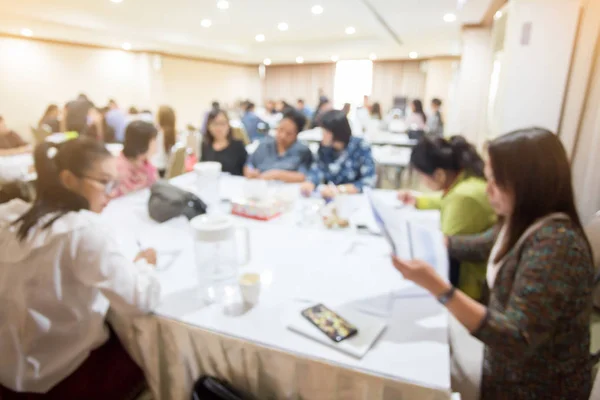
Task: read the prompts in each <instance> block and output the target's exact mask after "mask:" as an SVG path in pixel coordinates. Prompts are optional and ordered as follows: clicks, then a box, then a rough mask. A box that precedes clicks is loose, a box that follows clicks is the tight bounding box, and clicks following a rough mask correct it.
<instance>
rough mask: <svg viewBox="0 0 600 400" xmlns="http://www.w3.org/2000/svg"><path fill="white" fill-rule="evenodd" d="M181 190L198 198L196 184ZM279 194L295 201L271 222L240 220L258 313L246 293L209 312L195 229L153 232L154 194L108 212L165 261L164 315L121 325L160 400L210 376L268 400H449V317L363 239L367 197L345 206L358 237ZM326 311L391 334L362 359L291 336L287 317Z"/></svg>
mask: <svg viewBox="0 0 600 400" xmlns="http://www.w3.org/2000/svg"><path fill="white" fill-rule="evenodd" d="M245 182H246V181H245V180H244V179H243V178H239V177H231V176H227V175H223V176H222V177H221V178H220V191H219V197H220V198H221V199H224V200H223V201H222V202H220V203H219V204H214V205H212V206H211V209H210V212H213V213H228V212H229V209H228V207H230V206H228V201H230V200H232V199H236V198H238V197H240V196H243V195H244V190H245V189H244V187H245V185H246V183H245ZM171 183H173V184H174V185H176V186H179V187H181V188H184V189H186V190H190V191H196V185H195V183H196V179H195V175H194V174H193V173H190V174H186V175H182V176H180V177H177V178H174V179H173V180H171ZM269 190H272V191H274V192H275V191H284V192H286V193H288V198H289V194H296V197H295V199H294V201H293V205H292V206H291V207H290V210H289V211H288V212H285V213H284V214H283V215H281V216H280V217H278V218H276V219H273V220H271V221H269V222H260V221H254V220H249V219H245V218H241V217H233V218H235V222H236V224H238V225H240V226H243V227H246V228H247V229H248V230H249V232H250V243H251V245H250V248H251V252H250V253H251V261H250V262H249V263H248V264H247V265H244V266H241V267H240V270H239V273H240V274H242V273H247V272H252V273H259V274H260V276H261V284H262V288H261V295H260V300H259V302H258V304H257V305H255V306H254V307H252V308H248V307H246V306H243V305H242V304H241V303H240V302H239V293H232V295H231V298H229V299H227V300H224V301H223V302H217V303H214V304H206V303H205V302H203V300H202V299H201V296H200V295H199V289H198V281H197V272H196V264H195V255H194V239H193V234H192V230H191V227H190V224H189V222H188V221H187V220H186V219H185V218H183V217H180V218H175V219H172V220H170V221H167V222H165V223H163V224H158V223H156V222H154V221H152V220H151V219H150V218H149V216H148V212H147V202H148V198H149V191H148V190H144V191H140V192H137V193H134V194H131V195H129V196H126V197H123V198H119V199H116V200H113V201H112V202H111V204H109V206H108V207H107V209H106V210H105V211H104V212H103V214H102V217H103V219H104V220H105V221H106V222H107V223H109V224H111V225H113V226H114V227H118V229H115V231H116V235H117V238H118V240H119V242H120V243H121V244H122V246H123V251H124V252H125V253H126V254H127V255H128V256H130V257H134V255H135V254H136V253H137V252H138V251H139V249H140V245H141V246H142V247H153V248H155V249H156V250H157V254H158V259H159V261H158V265H157V267H156V268H157V275H158V277H159V280H160V282H161V285H162V297H161V303H160V306H159V307H158V308H157V309H156V311H155V313H154V315H150V316H144V317H137V318H134V319H133V320H131V319H128V318H123V317H122V316H118V315H112V316H111V322H112V323H113V325H114V326H115V329H116V331H117V333H118V334H119V337H120V338H121V340H122V341H123V342H124V343H125V345H126V347H127V348H128V350H129V352H130V353H131V354H133V356H134V358H135V359H136V361H138V363H139V364H140V365H141V366H142V367H143V369H144V371H145V373H146V377H147V379H148V382H149V385H150V387H151V390H152V392H153V395H154V396H155V398H157V399H170V400H171V399H172V400H178V399H181V400H183V399H188V398H189V397H190V393H191V390H192V386H193V383H194V381H195V380H196V379H197V378H198V377H199V376H201V375H205V374H206V375H212V376H216V377H218V378H222V379H225V380H227V381H228V382H231V383H232V384H233V385H234V386H236V387H237V388H238V389H240V390H242V391H245V392H247V393H251V394H252V395H254V396H255V398H259V399H301V398H303V399H349V400H352V399H364V400H367V399H368V400H376V399H386V400H387V399H390V400H391V399H404V400H410V399H415V400H417V399H418V400H438V399H439V400H442V399H450V398H451V391H450V354H449V344H448V314H447V311H446V310H445V309H444V308H443V307H442V306H441V305H439V304H438V303H437V302H436V300H435V299H434V298H432V297H431V296H430V295H428V294H427V293H425V292H424V291H423V290H422V289H419V288H417V287H416V286H414V285H413V284H412V283H410V282H409V281H407V280H404V279H403V278H402V276H401V275H400V274H399V273H398V272H397V271H396V270H395V269H394V268H393V267H392V265H391V261H390V256H389V254H390V252H391V250H390V248H389V245H388V244H387V242H386V241H385V240H384V239H383V238H382V237H381V236H378V235H375V234H371V233H369V232H368V231H367V232H366V233H365V232H362V231H361V230H359V229H357V228H356V227H357V226H362V225H365V226H368V227H370V226H372V222H373V221H372V213H371V211H370V209H369V205H368V201H367V199H366V197H365V196H364V195H353V196H347V197H345V198H344V200H343V201H344V203H345V206H344V208H345V212H346V213H347V215H348V216H349V219H350V222H351V227H350V228H348V229H345V230H328V229H326V228H325V227H324V226H323V224H322V223H321V222H320V218H317V220H315V219H314V218H313V217H314V215H312V214H311V212H312V211H313V210H314V207H313V205H314V204H315V202H316V201H317V200H316V199H314V198H308V199H305V198H302V197H301V196H300V195H299V188H298V186H296V185H285V184H281V183H272V184H271V186H270V187H269ZM274 192H273V193H274ZM373 196H374V197H375V198H376V199H378V201H381V202H383V203H385V204H386V205H388V206H389V209H390V210H393V212H394V213H397V215H398V216H399V217H403V218H407V219H410V220H411V221H413V222H415V223H418V224H421V225H422V226H426V227H428V228H433V229H438V228H439V213H438V212H435V211H415V210H414V209H411V208H407V207H400V205H399V204H398V202H397V200H396V199H395V193H394V192H391V191H383V190H376V191H374V192H373ZM340 201H341V200H340ZM340 204H341V203H340ZM309 222H310V223H309ZM403 246H404V245H403ZM401 252H404V250H401ZM443 257H446V255H445V254H444V255H443ZM436 268H437V265H436ZM440 268H447V265H446V266H443V267H440ZM440 272H441V273H446V272H445V271H440ZM317 303H323V304H325V305H327V306H329V307H330V308H332V309H334V310H338V311H339V310H349V309H352V310H354V312H361V313H365V314H368V315H371V316H376V317H377V318H380V319H382V320H384V321H385V322H386V324H387V328H386V329H385V331H384V332H383V334H382V335H381V336H380V337H379V338H378V340H377V341H376V342H375V343H374V345H373V346H372V348H371V349H370V350H369V351H368V352H367V353H366V355H364V357H362V358H357V357H354V356H350V355H347V354H345V353H342V352H340V351H337V350H336V349H333V348H331V347H329V346H325V345H323V344H321V343H319V342H317V341H315V340H313V339H309V338H307V337H305V336H302V335H300V334H298V333H294V332H292V331H291V330H289V329H287V325H286V321H287V320H289V318H292V317H294V316H296V315H297V313H298V312H299V310H301V309H303V308H306V307H309V306H312V305H314V304H317ZM342 315H343V314H342Z"/></svg>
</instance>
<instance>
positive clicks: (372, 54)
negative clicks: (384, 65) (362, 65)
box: [369, 53, 377, 61]
mask: <svg viewBox="0 0 600 400" xmlns="http://www.w3.org/2000/svg"><path fill="white" fill-rule="evenodd" d="M369 60H371V61H375V60H377V54H375V53H371V54H369Z"/></svg>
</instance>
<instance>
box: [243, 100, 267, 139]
mask: <svg viewBox="0 0 600 400" xmlns="http://www.w3.org/2000/svg"><path fill="white" fill-rule="evenodd" d="M254 107H255V105H254V103H252V102H250V101H249V102H247V103H246V111H245V112H244V116H243V117H242V124H244V128H245V129H246V132H247V133H248V137H249V138H250V140H251V141H255V140H259V139H262V138H264V137H265V135H263V134H262V133H259V132H258V125H259V124H265V125H266V122H265V121H263V120H262V119H260V117H259V116H258V115H256V113H255V112H254Z"/></svg>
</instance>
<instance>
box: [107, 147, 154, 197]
mask: <svg viewBox="0 0 600 400" xmlns="http://www.w3.org/2000/svg"><path fill="white" fill-rule="evenodd" d="M117 171H118V173H119V184H118V186H117V189H116V193H115V197H120V196H124V195H126V194H127V193H130V192H134V191H136V190H141V189H145V188H148V187H150V186H152V185H153V184H154V183H155V182H156V180H157V179H158V171H157V169H156V167H155V166H153V165H152V164H151V163H150V162H149V161H147V160H146V161H144V164H143V165H141V166H139V165H135V164H133V163H132V162H131V161H129V160H128V159H127V157H125V156H124V155H123V153H121V155H120V156H119V157H118V158H117Z"/></svg>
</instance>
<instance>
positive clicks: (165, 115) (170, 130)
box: [152, 106, 177, 177]
mask: <svg viewBox="0 0 600 400" xmlns="http://www.w3.org/2000/svg"><path fill="white" fill-rule="evenodd" d="M157 123H158V126H159V128H160V130H159V131H158V135H157V136H156V154H154V157H152V164H153V165H154V166H155V167H156V168H158V172H159V175H160V176H161V177H164V176H165V172H166V171H167V166H168V164H169V157H170V156H171V149H172V148H173V146H175V143H176V142H177V131H176V126H177V118H176V116H175V110H173V108H171V107H169V106H160V107H159V109H158V116H157Z"/></svg>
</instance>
